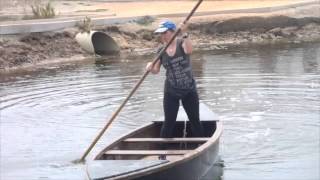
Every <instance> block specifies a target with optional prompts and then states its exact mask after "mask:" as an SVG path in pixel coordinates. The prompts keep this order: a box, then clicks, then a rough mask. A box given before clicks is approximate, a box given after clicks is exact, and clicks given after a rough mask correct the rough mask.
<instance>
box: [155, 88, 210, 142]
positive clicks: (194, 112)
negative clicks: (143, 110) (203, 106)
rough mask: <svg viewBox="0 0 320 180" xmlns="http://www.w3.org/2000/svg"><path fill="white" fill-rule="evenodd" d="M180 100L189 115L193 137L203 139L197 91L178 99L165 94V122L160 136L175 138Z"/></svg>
mask: <svg viewBox="0 0 320 180" xmlns="http://www.w3.org/2000/svg"><path fill="white" fill-rule="evenodd" d="M180 100H181V101H182V106H183V108H184V110H185V111H186V113H187V115H188V118H189V121H190V124H191V130H192V134H193V136H195V137H203V136H204V130H203V126H202V124H201V122H200V118H199V97H198V93H197V92H196V91H190V92H189V93H188V94H186V95H184V96H183V97H177V96H174V95H172V94H170V93H168V92H165V93H164V98H163V109H164V115H165V120H164V123H163V125H162V128H161V133H160V136H161V137H162V138H171V137H172V136H173V130H174V126H175V122H176V119H177V115H178V110H179V105H180Z"/></svg>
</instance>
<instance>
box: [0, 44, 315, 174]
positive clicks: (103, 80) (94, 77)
mask: <svg viewBox="0 0 320 180" xmlns="http://www.w3.org/2000/svg"><path fill="white" fill-rule="evenodd" d="M119 59H120V60H119ZM151 59H152V57H148V56H141V57H113V58H108V59H98V60H97V61H95V62H92V61H88V62H86V63H82V64H66V65H64V66H63V67H59V68H58V67H51V68H43V69H39V70H37V71H36V72H29V73H20V74H18V75H16V76H11V77H4V76H2V77H1V92H0V97H1V100H0V101H1V107H0V110H1V114H0V115H1V124H0V133H1V134H0V135H1V136H0V142H1V151H0V153H1V156H0V158H1V159H0V160H1V167H0V168H1V171H0V172H1V173H0V174H1V178H0V179H9V180H10V179H25V177H28V178H29V179H42V178H44V179H70V180H71V179H85V176H86V175H85V169H86V166H85V165H73V164H71V163H70V161H72V160H74V159H78V158H79V157H80V156H81V155H82V153H84V151H85V150H86V148H87V147H88V146H89V144H90V143H91V142H92V140H93V139H94V137H95V136H96V135H97V133H98V131H99V130H100V128H102V127H103V126H104V124H105V123H106V120H107V119H109V118H110V116H111V115H112V113H113V111H115V110H116V108H117V107H118V106H119V104H120V103H121V102H122V101H123V100H124V98H125V97H126V96H127V94H128V93H129V91H130V90H131V88H132V87H133V86H134V85H135V83H136V82H137V81H138V79H139V78H140V77H141V75H142V74H143V72H144V67H145V64H146V62H147V61H149V60H151ZM193 68H194V74H195V77H196V80H197V82H198V90H199V94H200V99H201V101H202V102H205V103H206V104H208V105H209V106H210V107H211V108H212V109H213V110H214V111H215V112H216V113H218V114H219V116H220V118H221V120H222V121H223V122H224V132H223V137H222V138H221V141H220V143H221V146H220V147H221V153H220V154H221V156H222V159H223V160H224V162H225V168H224V179H225V180H239V179H246V180H247V179H279V177H280V178H282V179H290V180H292V179H307V180H309V179H310V180H311V179H320V174H319V173H320V172H319V169H320V165H319V161H320V155H319V154H320V153H319V151H320V147H319V146H320V144H319V143H320V138H319V136H320V111H319V109H320V101H319V99H320V85H319V84H320V44H304V45H296V47H295V46H277V47H275V46H263V47H246V48H238V49H229V50H219V51H213V52H212V51H211V52H198V53H195V54H194V55H193ZM164 76H165V75H164V71H161V73H160V75H159V76H154V75H149V76H148V77H147V78H146V80H145V82H144V83H143V84H142V86H141V87H140V88H139V90H138V91H137V92H136V94H135V95H134V96H133V97H132V99H131V100H130V101H129V102H128V104H127V106H126V107H125V108H124V109H123V110H122V112H121V113H120V115H119V116H118V118H117V119H116V120H115V121H114V123H113V124H112V126H111V127H110V129H108V130H107V132H106V134H105V135H104V136H103V138H102V139H101V141H100V142H99V143H98V144H97V146H96V147H95V148H94V150H93V152H92V153H91V154H90V155H89V157H88V159H89V160H90V159H92V158H93V156H94V155H95V154H96V153H97V152H98V151H99V150H101V148H103V147H104V146H105V145H106V144H107V143H110V142H112V141H113V140H114V139H115V138H117V137H119V136H120V135H121V134H123V133H126V132H128V131H129V130H132V129H133V128H136V127H138V126H140V125H143V124H145V123H147V122H149V121H151V120H153V119H158V118H159V117H160V116H161V115H162V91H163V81H164ZM209 179H210V173H209V175H208V177H206V178H205V180H209Z"/></svg>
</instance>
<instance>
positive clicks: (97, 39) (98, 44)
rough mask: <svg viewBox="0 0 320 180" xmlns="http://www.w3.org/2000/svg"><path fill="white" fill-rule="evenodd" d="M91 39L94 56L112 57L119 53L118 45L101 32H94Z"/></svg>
mask: <svg viewBox="0 0 320 180" xmlns="http://www.w3.org/2000/svg"><path fill="white" fill-rule="evenodd" d="M91 38H92V44H93V49H94V52H95V53H96V54H99V55H112V54H118V53H119V51H120V48H119V46H118V44H117V43H116V42H115V41H114V40H113V39H112V38H111V37H110V36H108V35H107V34H105V33H103V32H94V33H93V34H92V37H91Z"/></svg>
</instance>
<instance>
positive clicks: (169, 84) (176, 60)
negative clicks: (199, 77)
mask: <svg viewBox="0 0 320 180" xmlns="http://www.w3.org/2000/svg"><path fill="white" fill-rule="evenodd" d="M182 42H183V40H182V39H177V49H176V52H175V54H174V55H173V56H169V55H168V54H167V52H164V53H163V54H162V56H161V57H160V60H161V64H162V65H163V67H164V68H165V69H166V81H165V92H170V93H174V94H176V95H178V96H183V95H184V94H186V93H188V92H190V90H195V89H196V85H195V81H194V78H193V73H192V67H191V62H190V56H189V55H188V54H185V53H184V50H183V47H182Z"/></svg>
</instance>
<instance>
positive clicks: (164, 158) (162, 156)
mask: <svg viewBox="0 0 320 180" xmlns="http://www.w3.org/2000/svg"><path fill="white" fill-rule="evenodd" d="M158 158H159V160H167V157H166V155H160V156H159V157H158Z"/></svg>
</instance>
